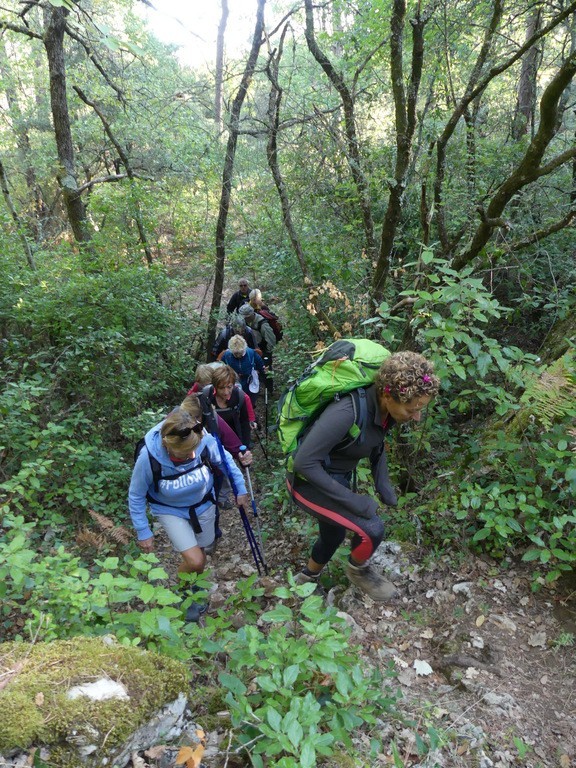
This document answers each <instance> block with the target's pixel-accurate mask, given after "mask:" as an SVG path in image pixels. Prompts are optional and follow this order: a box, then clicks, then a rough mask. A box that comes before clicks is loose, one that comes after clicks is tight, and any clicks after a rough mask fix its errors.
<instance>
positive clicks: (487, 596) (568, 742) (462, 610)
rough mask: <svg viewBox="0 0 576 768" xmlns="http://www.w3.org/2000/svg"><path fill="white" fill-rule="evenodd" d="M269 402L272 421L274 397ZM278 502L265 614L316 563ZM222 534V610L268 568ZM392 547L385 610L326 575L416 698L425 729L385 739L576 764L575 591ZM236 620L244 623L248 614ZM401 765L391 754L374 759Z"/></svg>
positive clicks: (501, 761) (410, 707)
mask: <svg viewBox="0 0 576 768" xmlns="http://www.w3.org/2000/svg"><path fill="white" fill-rule="evenodd" d="M232 290H233V289H230V290H228V291H226V294H225V295H226V297H228V296H229V295H231V293H232ZM205 295H206V289H205V286H201V285H198V286H195V287H194V288H193V289H189V290H188V291H187V293H186V304H187V305H188V307H189V308H190V309H193V310H194V311H202V304H203V300H204V298H205ZM277 396H278V392H276V393H275V398H274V401H275V399H276V398H277ZM262 407H263V406H262V403H259V410H260V411H262ZM269 407H270V423H272V421H273V419H274V413H275V406H274V402H272V403H271V404H270V406H269ZM260 415H261V417H262V416H263V413H261V414H260ZM261 421H263V418H261ZM261 437H262V434H261ZM271 441H272V439H271ZM254 454H255V465H254V468H253V471H252V476H253V479H254V485H255V492H256V496H257V499H258V498H259V494H260V492H261V488H262V486H263V482H262V481H263V480H264V479H265V477H266V473H267V471H268V467H267V464H266V461H265V458H264V456H263V454H262V450H261V448H260V447H259V446H258V442H257V441H256V446H255V448H254ZM265 506H266V507H268V511H263V510H262V509H261V508H260V506H259V510H260V517H261V522H262V526H263V529H264V531H265V554H266V559H267V562H268V565H269V571H270V573H269V575H268V576H263V577H261V578H260V579H259V581H258V585H260V586H264V587H265V596H264V597H263V598H262V600H261V602H262V605H261V610H262V611H264V610H269V609H271V608H272V607H273V606H274V604H275V603H276V602H277V599H276V598H275V597H273V594H272V593H273V591H274V589H275V588H276V587H277V586H280V585H285V584H286V573H287V571H288V570H291V571H292V572H293V573H296V572H298V571H299V570H300V568H301V567H302V565H303V563H304V561H305V560H306V558H307V554H308V551H309V547H310V544H311V535H310V533H309V532H310V531H312V530H313V528H312V527H311V526H310V522H309V521H308V520H305V519H304V518H305V515H304V514H303V513H300V512H299V511H298V510H295V511H294V515H295V518H296V520H297V521H298V520H300V521H301V525H299V524H298V522H297V523H296V524H295V523H294V520H291V521H290V523H289V525H287V526H286V525H282V523H281V522H280V521H279V520H278V519H273V518H272V515H271V513H270V511H269V509H270V507H271V506H273V507H274V508H275V509H278V507H279V505H278V502H276V501H272V502H271V501H268V503H266V504H265ZM249 516H250V517H251V513H250V511H249ZM221 527H222V530H223V532H224V536H223V538H222V539H221V540H219V541H218V545H217V548H216V551H215V553H214V555H213V556H212V557H209V559H208V560H209V565H208V570H209V571H210V572H211V578H212V580H213V581H214V583H215V584H216V585H217V589H216V591H215V592H214V593H213V595H212V598H211V605H210V611H209V612H210V613H216V612H217V610H218V608H219V607H221V606H222V605H223V604H224V603H225V601H226V599H227V598H228V597H229V596H230V595H231V594H233V593H234V591H235V590H236V584H237V582H238V581H239V580H241V579H244V578H246V577H248V576H250V575H251V574H253V573H255V572H256V568H255V565H254V562H253V560H252V556H251V553H250V549H249V546H248V542H247V540H246V537H245V533H244V530H243V527H242V524H241V520H240V516H239V513H238V511H237V510H236V509H233V510H229V511H226V512H224V513H223V516H222V521H221ZM303 530H304V531H306V533H304V532H303ZM386 544H387V546H386ZM383 548H384V549H388V552H387V553H377V558H379V562H380V564H381V566H382V568H383V569H384V570H385V571H387V572H388V573H389V574H390V576H391V578H392V579H393V581H395V583H396V584H397V586H398V587H399V588H400V597H399V599H398V600H397V601H396V602H395V603H394V604H391V605H385V606H382V605H378V604H375V603H373V602H372V601H371V600H370V599H369V598H364V597H363V596H361V595H360V594H359V593H358V592H357V591H355V590H354V589H351V588H350V587H349V585H348V583H347V581H346V579H345V577H344V575H343V566H342V564H338V563H336V564H335V565H332V566H331V569H330V570H329V571H328V575H327V577H325V578H326V582H327V583H326V586H327V588H328V592H327V597H326V599H327V601H328V603H330V604H331V605H335V606H336V607H337V608H338V609H339V610H340V611H342V612H343V613H344V614H345V615H346V620H347V622H348V624H349V625H350V626H351V627H352V637H351V644H352V645H353V646H354V647H355V648H356V649H357V652H358V655H359V657H361V658H362V659H363V661H364V662H365V664H366V665H370V666H372V667H374V666H376V667H379V668H381V670H382V671H383V672H384V671H385V670H386V668H387V667H388V666H389V665H392V666H393V668H394V669H395V673H396V675H397V677H396V681H395V683H396V684H397V686H398V688H399V689H400V691H401V693H402V698H401V700H400V703H399V708H400V711H401V712H402V713H404V715H405V716H406V718H407V720H408V721H412V722H413V723H415V724H416V725H415V726H410V725H406V724H404V725H403V724H402V723H400V722H399V721H398V722H389V723H387V724H386V726H385V727H386V732H385V733H382V732H381V733H379V734H378V736H379V738H382V739H383V740H384V742H391V741H392V740H393V741H394V742H395V743H396V745H397V746H398V748H399V752H400V755H401V757H402V760H403V765H404V766H405V767H406V768H408V767H410V766H414V767H415V766H421V767H422V768H424V767H426V768H436V766H438V768H464V767H466V768H469V767H471V766H475V767H476V766H479V767H480V768H492V767H493V768H512V767H513V766H522V768H572V767H573V766H576V683H575V680H576V662H575V659H574V642H575V635H576V589H575V585H574V584H572V585H570V584H568V583H565V584H563V585H559V586H557V587H550V586H543V587H542V589H541V590H540V591H538V592H533V591H532V589H531V575H532V574H531V569H530V565H529V564H511V563H506V564H502V563H498V562H496V561H493V560H491V559H490V558H487V557H475V556H473V555H472V554H470V553H467V554H463V553H457V555H456V553H455V554H454V557H453V558H451V557H450V556H449V555H443V556H441V557H434V556H432V555H431V553H428V552H425V551H423V550H421V549H419V548H417V547H413V546H408V545H402V546H400V545H398V544H394V543H391V542H389V543H386V542H385V544H384V545H383ZM161 549H162V554H161V557H162V559H163V560H165V561H167V562H171V564H172V567H171V570H172V572H173V573H174V574H175V572H176V567H177V558H176V557H175V556H174V554H173V553H172V551H171V548H170V546H169V545H168V544H167V543H166V542H164V545H161ZM456 557H458V559H459V561H460V562H459V564H458V565H455V563H454V560H455V559H456ZM236 620H237V623H238V626H241V625H242V624H243V621H244V619H243V617H242V616H241V615H238V616H237V617H236ZM198 722H199V723H200V724H202V711H201V710H200V711H199V712H198ZM416 731H418V733H419V735H420V736H421V737H422V738H424V740H425V741H427V742H430V741H431V739H430V738H429V737H428V736H427V735H426V733H427V731H429V732H431V733H432V734H433V736H432V740H434V738H437V739H438V740H439V742H440V745H439V746H438V748H437V749H436V750H435V751H432V752H431V753H430V754H429V756H428V761H426V760H423V758H422V757H421V756H418V751H417V742H416V735H415V734H416ZM434 734H435V735H434ZM207 736H208V745H209V746H208V749H207V752H206V755H205V758H204V763H203V764H204V765H205V766H206V767H207V768H216V766H218V765H220V763H219V762H218V761H219V759H220V758H221V756H222V755H221V754H220V757H218V753H219V751H220V750H222V749H223V748H224V745H225V744H226V743H227V741H228V733H227V732H226V731H225V730H224V728H223V729H222V730H221V731H215V732H212V733H208V734H207ZM443 738H445V743H444V744H442V739H443ZM393 764H394V763H393V758H392V757H391V755H390V754H388V755H386V754H383V755H382V756H381V758H380V760H379V762H377V763H374V765H382V766H389V765H393Z"/></svg>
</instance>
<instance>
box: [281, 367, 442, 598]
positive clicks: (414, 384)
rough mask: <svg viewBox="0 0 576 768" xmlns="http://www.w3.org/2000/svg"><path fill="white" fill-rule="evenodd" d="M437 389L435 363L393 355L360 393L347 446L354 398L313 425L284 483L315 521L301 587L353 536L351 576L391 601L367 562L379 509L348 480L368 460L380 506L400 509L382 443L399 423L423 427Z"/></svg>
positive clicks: (379, 531) (377, 532)
mask: <svg viewBox="0 0 576 768" xmlns="http://www.w3.org/2000/svg"><path fill="white" fill-rule="evenodd" d="M439 384H440V382H439V379H438V377H437V376H435V375H434V367H433V364H432V363H430V362H429V361H428V360H426V358H424V357H423V356H422V355H419V354H417V353H415V352H397V353H395V354H392V355H390V356H389V357H387V358H386V359H385V360H384V362H383V363H382V364H381V366H380V368H379V370H378V373H377V374H376V378H375V381H374V384H373V385H371V386H369V387H367V388H366V389H365V390H364V392H365V400H366V406H367V414H366V419H365V421H364V426H363V427H362V429H361V434H360V435H359V436H357V437H356V438H354V439H353V440H352V441H350V440H347V436H349V434H350V430H352V429H353V428H354V427H355V425H356V415H355V414H356V405H355V404H354V402H353V397H354V393H350V394H348V395H343V396H342V397H340V398H339V399H335V400H333V401H332V402H330V404H329V405H328V406H327V407H326V408H325V409H324V410H323V411H322V413H321V414H320V416H318V418H317V419H316V420H315V421H314V422H313V424H312V426H311V427H310V429H309V431H308V432H307V433H306V434H305V437H304V439H303V440H302V442H301V443H300V445H299V447H298V449H297V451H296V454H295V456H294V463H293V472H290V473H288V475H287V478H286V482H287V485H288V490H289V492H290V493H291V495H292V498H293V499H294V501H295V502H296V504H297V505H298V506H299V507H300V508H301V509H303V510H304V511H305V512H308V513H309V514H311V515H313V516H314V517H316V518H317V519H318V529H319V536H318V539H317V541H316V542H315V544H314V546H313V547H312V551H311V554H310V559H309V560H308V564H307V565H306V567H305V568H304V569H303V570H302V572H301V573H300V574H298V575H297V576H296V580H297V581H298V582H299V583H303V582H305V581H311V582H316V583H318V579H319V577H320V574H321V573H322V569H323V568H324V566H325V565H326V563H328V562H329V561H330V559H331V558H332V556H333V555H334V553H335V552H336V550H337V549H338V547H339V546H340V545H341V544H342V543H343V541H344V539H345V537H346V534H347V532H348V531H350V532H351V533H352V534H353V535H352V545H351V551H350V556H349V559H348V563H347V566H346V574H347V576H348V578H349V579H350V581H351V582H352V583H353V584H355V585H356V586H357V587H359V588H360V589H361V590H362V591H363V592H365V593H366V594H367V595H369V596H370V597H371V598H372V599H373V600H376V601H380V602H383V601H386V600H388V599H390V598H392V597H394V595H395V594H396V589H395V587H394V585H393V584H392V583H390V582H388V581H386V580H385V579H384V577H383V576H382V575H381V574H379V573H378V572H377V571H376V570H375V569H374V568H373V567H372V566H371V565H370V563H369V560H370V557H371V555H372V554H373V553H374V551H375V550H376V549H377V548H378V546H379V545H380V543H381V541H382V539H383V537H384V524H383V523H382V520H381V519H380V517H379V515H378V504H377V502H376V501H375V500H374V499H373V498H372V497H371V496H368V495H365V494H359V493H356V491H355V490H352V489H351V484H352V476H353V472H354V470H355V469H356V466H357V464H358V462H359V460H360V459H361V458H364V457H369V458H370V463H371V466H372V475H373V478H374V484H375V487H376V490H377V492H378V494H379V496H380V498H381V500H382V501H383V502H384V504H387V505H389V506H395V505H396V504H397V498H396V494H395V492H394V490H393V488H392V486H391V484H390V480H389V477H388V469H387V466H386V451H385V449H384V437H385V435H386V433H387V432H388V431H389V430H390V429H391V428H392V427H393V426H394V424H396V423H398V424H402V423H406V422H409V421H420V418H421V416H422V411H423V409H424V408H426V407H427V405H428V404H429V403H430V401H431V399H432V398H433V397H434V396H435V395H436V394H437V392H438V388H439ZM352 434H353V433H352Z"/></svg>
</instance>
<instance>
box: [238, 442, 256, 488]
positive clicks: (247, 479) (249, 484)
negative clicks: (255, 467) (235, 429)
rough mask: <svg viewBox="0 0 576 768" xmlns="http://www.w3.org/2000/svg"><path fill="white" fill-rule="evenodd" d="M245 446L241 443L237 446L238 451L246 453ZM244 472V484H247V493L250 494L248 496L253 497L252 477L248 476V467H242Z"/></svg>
mask: <svg viewBox="0 0 576 768" xmlns="http://www.w3.org/2000/svg"><path fill="white" fill-rule="evenodd" d="M246 450H247V449H246V446H245V445H241V446H240V448H239V451H240V453H246ZM243 469H244V471H245V472H246V485H247V486H248V493H249V494H250V498H251V499H254V491H253V490H252V478H251V477H250V470H249V469H248V467H244V468H243Z"/></svg>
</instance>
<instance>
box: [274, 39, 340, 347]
mask: <svg viewBox="0 0 576 768" xmlns="http://www.w3.org/2000/svg"><path fill="white" fill-rule="evenodd" d="M287 30H288V25H286V26H285V27H284V29H283V30H282V34H281V36H280V42H279V44H278V48H277V53H276V54H274V53H272V54H271V56H270V61H269V63H268V67H267V68H266V74H267V75H268V79H269V80H270V96H269V99H268V142H267V144H266V157H267V159H268V166H269V168H270V171H271V172H272V177H273V179H274V184H275V185H276V190H277V191H278V197H279V198H280V206H281V208H282V221H283V222H284V226H285V227H286V231H287V232H288V236H289V238H290V242H291V243H292V248H293V249H294V253H295V254H296V258H297V260H298V264H299V265H300V269H301V270H302V276H303V278H304V284H305V285H306V286H307V287H308V288H310V287H311V286H313V285H314V282H313V280H312V279H311V277H310V272H309V269H308V265H307V263H306V259H305V257H304V250H303V248H302V243H301V242H300V238H299V237H298V233H297V232H296V227H295V225H294V221H293V219H292V212H291V207H290V201H289V199H288V193H287V191H286V185H285V183H284V179H283V177H282V173H281V171H280V163H279V160H278V126H279V124H280V104H281V102H282V88H280V84H279V82H278V70H279V66H280V59H281V58H282V53H283V49H284V38H285V35H286V32H287ZM310 302H311V304H312V306H313V307H314V312H313V314H315V315H316V316H317V317H318V318H320V320H321V321H322V322H323V323H324V324H325V325H326V327H327V328H328V330H329V332H330V333H331V334H335V333H336V332H337V330H338V329H337V328H336V327H335V326H334V324H333V323H332V321H331V320H330V318H329V317H328V315H327V314H326V313H325V312H324V311H323V310H322V308H321V307H320V306H319V304H318V298H317V297H316V296H313V297H311V298H310Z"/></svg>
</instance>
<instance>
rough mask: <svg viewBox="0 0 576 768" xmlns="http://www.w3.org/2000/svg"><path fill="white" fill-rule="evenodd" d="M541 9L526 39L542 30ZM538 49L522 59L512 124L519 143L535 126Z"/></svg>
mask: <svg viewBox="0 0 576 768" xmlns="http://www.w3.org/2000/svg"><path fill="white" fill-rule="evenodd" d="M540 18H541V9H540V7H538V6H536V7H535V8H534V10H533V12H532V15H531V16H530V19H529V20H528V28H527V30H526V39H527V40H530V39H532V38H533V37H534V35H535V34H536V32H537V31H538V29H539V28H540ZM537 65H538V48H537V47H536V46H535V45H533V46H532V47H531V48H530V50H529V51H527V52H526V55H525V56H524V58H523V59H522V69H521V71H520V80H519V82H518V98H517V101H516V111H515V114H514V120H513V122H512V138H513V139H514V140H515V141H518V140H519V139H520V138H522V136H525V135H526V134H527V133H528V128H529V126H530V125H534V106H535V103H534V102H535V99H536V73H537V68H538V66H537Z"/></svg>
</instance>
